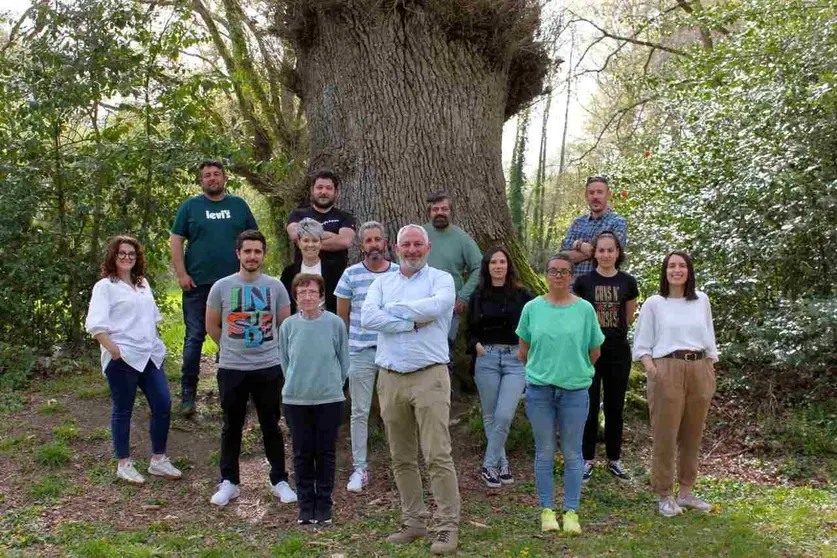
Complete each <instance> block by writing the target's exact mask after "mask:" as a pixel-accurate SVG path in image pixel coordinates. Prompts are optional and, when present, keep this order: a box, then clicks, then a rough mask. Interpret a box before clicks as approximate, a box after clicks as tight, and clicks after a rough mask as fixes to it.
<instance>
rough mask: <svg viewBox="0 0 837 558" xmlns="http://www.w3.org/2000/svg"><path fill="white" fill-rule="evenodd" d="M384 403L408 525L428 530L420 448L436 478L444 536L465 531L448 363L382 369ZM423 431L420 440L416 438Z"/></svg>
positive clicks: (433, 483) (433, 479)
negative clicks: (462, 528)
mask: <svg viewBox="0 0 837 558" xmlns="http://www.w3.org/2000/svg"><path fill="white" fill-rule="evenodd" d="M378 400H379V401H380V403H381V417H383V419H384V425H385V427H386V432H387V440H388V442H389V452H390V456H391V457H392V472H393V474H394V475H395V484H396V485H397V486H398V492H399V494H400V495H401V514H402V522H403V523H404V524H405V525H409V526H410V527H426V518H427V517H428V514H427V508H426V507H425V505H424V498H423V495H422V494H423V489H422V485H421V474H420V473H419V465H418V446H419V445H420V446H421V451H422V454H423V455H424V461H425V462H426V463H427V469H428V472H429V474H430V489H431V491H432V492H433V499H434V500H435V501H436V507H437V513H436V519H437V523H438V529H439V530H441V531H457V530H459V508H460V500H459V482H458V480H457V478H456V468H455V467H454V465H453V457H452V456H451V441H450V431H449V430H448V422H449V417H450V376H449V374H448V368H447V366H445V365H444V364H438V365H434V366H431V367H429V368H426V369H424V370H420V371H418V372H412V373H410V374H399V373H397V372H390V371H387V370H385V369H383V368H381V369H379V370H378ZM417 432H418V435H417V434H416V433H417Z"/></svg>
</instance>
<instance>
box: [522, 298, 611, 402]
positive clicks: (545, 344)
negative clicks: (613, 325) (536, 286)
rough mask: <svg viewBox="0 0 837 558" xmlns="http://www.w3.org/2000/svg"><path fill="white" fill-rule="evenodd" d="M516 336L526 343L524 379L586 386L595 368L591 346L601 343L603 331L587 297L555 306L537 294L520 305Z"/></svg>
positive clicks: (569, 385) (571, 386) (565, 386)
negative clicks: (521, 309) (526, 355)
mask: <svg viewBox="0 0 837 558" xmlns="http://www.w3.org/2000/svg"><path fill="white" fill-rule="evenodd" d="M517 336H518V337H520V339H522V340H523V341H525V342H526V343H528V344H529V354H528V358H527V361H526V380H527V381H528V382H530V383H533V384H536V385H541V386H557V387H560V388H563V389H587V388H588V387H590V384H592V383H593V374H594V372H595V368H594V367H593V364H592V363H591V362H590V354H589V352H588V351H589V350H590V349H595V348H596V347H599V346H601V344H602V343H603V342H604V339H605V337H604V334H603V333H602V330H601V328H600V327H599V320H598V319H597V318H596V311H595V310H594V309H593V306H592V305H591V304H590V303H589V302H587V301H586V300H584V299H582V298H579V299H578V300H576V301H575V302H573V303H572V304H568V305H566V306H557V305H555V304H552V303H551V302H548V301H547V300H546V299H544V297H542V296H539V297H537V298H535V299H534V300H531V301H530V302H528V303H527V304H526V306H524V307H523V313H522V314H521V316H520V322H519V323H518V325H517Z"/></svg>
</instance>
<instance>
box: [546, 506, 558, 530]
mask: <svg viewBox="0 0 837 558" xmlns="http://www.w3.org/2000/svg"><path fill="white" fill-rule="evenodd" d="M560 530H561V526H560V525H558V520H557V519H555V512H554V511H552V510H551V509H549V508H544V509H543V511H542V512H541V531H543V532H544V533H546V532H547V531H560Z"/></svg>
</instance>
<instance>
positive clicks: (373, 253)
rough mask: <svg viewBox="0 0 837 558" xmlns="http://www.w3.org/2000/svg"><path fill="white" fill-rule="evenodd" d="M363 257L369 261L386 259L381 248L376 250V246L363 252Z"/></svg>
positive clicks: (376, 261) (375, 261)
mask: <svg viewBox="0 0 837 558" xmlns="http://www.w3.org/2000/svg"><path fill="white" fill-rule="evenodd" d="M363 257H364V258H366V259H368V260H369V261H371V262H374V263H378V262H380V261H381V260H384V259H386V257H385V255H384V251H383V250H378V249H377V248H373V249H372V250H370V251H368V252H364V253H363Z"/></svg>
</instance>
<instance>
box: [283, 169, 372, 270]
mask: <svg viewBox="0 0 837 558" xmlns="http://www.w3.org/2000/svg"><path fill="white" fill-rule="evenodd" d="M339 186H340V179H339V178H338V177H337V175H336V174H334V173H333V172H331V171H327V170H322V171H319V172H317V173H316V174H315V175H314V177H313V182H312V184H311V198H310V199H311V205H308V206H304V207H299V208H297V209H294V210H293V211H292V212H291V214H290V215H289V216H288V226H287V231H288V235H289V236H290V237H291V242H293V243H294V244H296V242H297V241H298V240H299V230H298V229H299V225H298V223H299V222H300V221H301V220H302V219H305V218H306V217H309V218H311V219H314V220H315V221H318V222H319V223H321V224H322V225H323V230H324V231H325V232H324V233H323V237H322V245H321V247H320V258H321V259H322V260H327V261H329V262H335V261H339V262H340V265H341V267H342V268H343V269H345V268H346V265H347V264H348V263H349V248H350V247H351V246H352V242H353V241H354V238H355V229H356V227H357V225H356V222H355V218H354V216H353V215H352V214H351V213H348V212H346V211H341V210H339V209H337V208H336V207H334V202H335V201H336V200H337V189H338V188H339ZM295 254H296V255H295V258H296V259H297V260H299V259H301V258H302V254H301V253H300V252H299V248H298V247H297V248H296V250H295ZM342 272H343V271H342V269H341V270H340V273H342Z"/></svg>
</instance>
